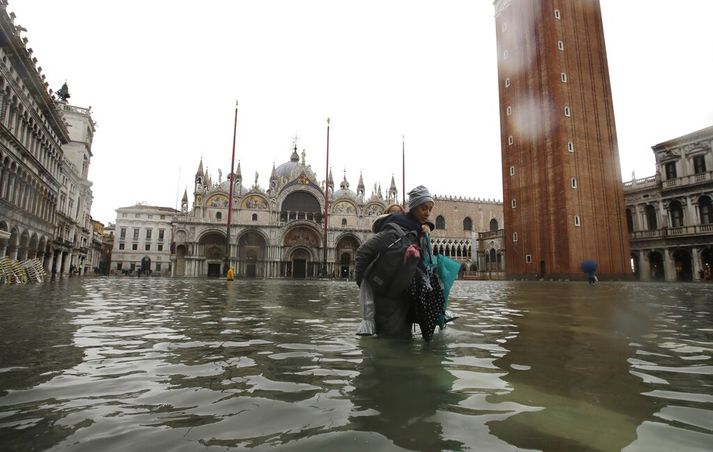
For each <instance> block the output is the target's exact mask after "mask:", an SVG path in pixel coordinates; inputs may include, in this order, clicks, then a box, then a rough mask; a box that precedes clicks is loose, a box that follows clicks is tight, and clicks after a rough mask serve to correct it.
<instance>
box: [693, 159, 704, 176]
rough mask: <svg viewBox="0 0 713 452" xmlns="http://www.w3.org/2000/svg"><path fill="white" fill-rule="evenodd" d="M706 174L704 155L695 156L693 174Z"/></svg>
mask: <svg viewBox="0 0 713 452" xmlns="http://www.w3.org/2000/svg"><path fill="white" fill-rule="evenodd" d="M705 172H706V159H705V156H703V155H695V156H693V174H703V173H705Z"/></svg>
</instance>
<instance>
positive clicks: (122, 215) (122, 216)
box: [121, 212, 129, 218]
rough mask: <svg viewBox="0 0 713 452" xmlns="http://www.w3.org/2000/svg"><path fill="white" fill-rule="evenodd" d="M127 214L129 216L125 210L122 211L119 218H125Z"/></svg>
mask: <svg viewBox="0 0 713 452" xmlns="http://www.w3.org/2000/svg"><path fill="white" fill-rule="evenodd" d="M128 216H129V214H128V213H126V212H122V213H121V218H126V217H128Z"/></svg>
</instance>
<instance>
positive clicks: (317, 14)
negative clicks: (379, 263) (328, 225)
mask: <svg viewBox="0 0 713 452" xmlns="http://www.w3.org/2000/svg"><path fill="white" fill-rule="evenodd" d="M584 1H586V0H584ZM601 7H602V14H603V18H604V29H605V37H606V42H607V52H608V58H609V70H610V76H611V80H612V91H613V96H614V108H615V115H616V121H617V130H618V138H619V152H620V156H621V167H622V177H623V179H624V180H629V179H630V178H631V174H632V171H634V170H635V171H636V177H637V178H640V177H645V176H649V175H652V174H654V158H653V154H652V152H651V149H650V148H651V146H652V145H654V144H657V143H660V142H662V141H666V140H669V139H671V138H675V137H678V136H680V135H684V134H686V133H689V132H692V131H694V130H698V129H701V128H703V127H707V126H710V125H713V84H712V83H711V74H713V35H712V34H711V31H710V26H711V19H713V2H712V1H710V0H677V1H673V0H626V1H622V0H601ZM8 11H14V12H15V13H16V15H17V18H16V20H15V23H16V24H20V25H23V26H24V27H25V28H27V29H28V31H27V33H26V34H25V36H26V37H27V38H28V39H29V43H28V45H29V47H32V48H33V50H34V55H35V56H36V57H37V58H38V60H39V61H38V65H39V66H42V68H43V73H44V74H45V75H46V76H47V78H48V81H49V82H50V87H51V88H52V89H53V90H55V91H56V90H57V89H58V88H59V87H60V86H61V85H62V83H63V82H64V81H65V79H66V80H67V82H68V84H69V89H70V93H71V96H72V97H71V98H70V103H71V104H73V105H77V106H82V107H87V106H91V107H92V111H93V117H94V120H95V121H96V122H97V123H98V127H97V131H96V136H95V140H94V146H93V153H94V157H93V159H92V163H91V167H90V172H89V177H90V179H91V180H92V181H93V182H94V186H93V190H94V204H93V207H92V215H93V216H94V218H95V219H98V220H100V221H102V222H104V223H107V222H109V221H111V222H114V221H115V218H116V213H115V211H114V210H115V209H116V208H118V207H124V206H129V205H133V204H134V203H136V202H138V201H145V202H148V203H149V204H154V205H162V206H168V207H176V205H177V197H180V196H182V194H183V190H184V188H185V187H188V191H189V196H191V192H192V187H193V176H194V174H195V172H196V169H197V167H198V163H199V161H200V158H201V156H203V163H204V166H206V167H208V169H209V170H210V171H211V173H212V177H213V179H214V180H215V181H217V178H218V172H217V170H218V169H221V170H222V172H223V177H226V175H227V174H228V170H229V167H230V152H231V147H232V137H233V113H234V110H233V109H234V105H235V100H236V99H238V100H239V102H240V106H239V113H238V131H237V146H236V155H237V156H236V159H238V160H240V162H241V167H242V172H243V178H244V180H245V183H244V184H245V185H246V186H250V185H252V183H253V181H254V178H255V173H256V172H258V173H259V183H260V184H261V185H262V186H263V187H264V186H266V185H267V183H268V178H269V175H270V170H271V169H272V164H273V162H275V163H276V164H277V165H279V164H281V163H283V162H285V161H287V160H289V157H290V153H291V150H290V148H291V145H292V139H293V138H292V137H293V136H294V135H297V136H298V137H299V138H298V143H297V145H298V148H299V150H300V152H301V151H302V149H305V150H306V152H307V162H308V163H309V164H311V165H312V168H313V169H314V170H315V172H316V173H317V175H318V176H319V178H320V179H323V178H324V172H325V153H326V118H327V117H330V118H331V120H332V122H331V132H330V166H331V167H332V168H333V174H334V178H335V183H337V184H338V183H339V182H340V181H341V180H342V177H343V174H344V173H343V172H344V169H346V170H347V173H346V174H347V179H348V181H349V183H350V184H351V188H352V189H355V188H356V184H357V181H358V179H359V172H360V171H363V177H364V182H365V185H366V187H367V195H370V194H371V189H372V187H373V185H374V183H380V184H381V186H382V189H384V190H386V189H387V188H388V185H389V182H390V180H391V176H392V174H394V175H395V177H396V183H397V186H398V187H399V191H400V189H401V137H402V135H404V136H405V137H406V140H405V142H406V159H407V163H406V189H407V190H409V189H410V188H411V187H413V186H415V185H417V184H425V185H427V186H428V187H429V188H430V189H431V191H432V192H434V193H437V194H443V195H462V196H469V197H479V198H486V199H488V198H492V199H498V200H500V199H502V183H501V170H500V141H499V136H500V135H499V134H500V132H499V128H500V125H499V112H498V83H497V64H496V51H495V21H494V17H493V14H494V9H493V2H492V0H447V1H446V0H438V1H435V0H434V1H419V0H378V1H372V0H358V1H356V0H355V1H352V0H341V1H334V0H323V1H317V0H251V1H247V0H244V1H231V2H227V1H217V0H216V1H213V0H206V1H203V2H188V1H183V0H172V1H168V0H152V1H146V0H141V1H138V0H124V1H121V2H106V1H97V0H10V4H9V6H8Z"/></svg>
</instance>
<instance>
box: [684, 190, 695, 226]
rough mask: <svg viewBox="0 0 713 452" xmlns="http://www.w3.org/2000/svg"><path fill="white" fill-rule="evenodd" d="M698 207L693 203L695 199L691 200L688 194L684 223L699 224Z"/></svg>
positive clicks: (688, 224) (687, 224) (689, 224)
mask: <svg viewBox="0 0 713 452" xmlns="http://www.w3.org/2000/svg"><path fill="white" fill-rule="evenodd" d="M696 210H697V209H696V207H695V206H694V205H693V200H691V197H690V196H686V216H687V217H688V218H686V222H685V223H684V224H685V225H686V226H693V225H696V224H698V220H697V216H696Z"/></svg>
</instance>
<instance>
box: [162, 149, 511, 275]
mask: <svg viewBox="0 0 713 452" xmlns="http://www.w3.org/2000/svg"><path fill="white" fill-rule="evenodd" d="M229 181H230V178H229V177H228V178H227V180H225V181H220V180H219V181H218V183H217V184H216V183H213V182H212V180H211V178H210V175H209V174H207V172H206V171H204V169H203V162H202V161H201V163H200V165H199V167H198V171H197V172H196V176H195V186H194V193H193V205H192V208H190V209H189V201H188V193H187V191H186V192H185V193H184V195H183V200H182V202H181V213H179V214H177V215H176V216H175V217H174V221H173V241H174V247H173V248H172V249H173V250H174V254H173V255H172V257H171V260H172V262H173V265H172V274H173V275H174V276H191V277H200V276H219V275H220V274H221V272H222V270H223V263H224V260H225V244H226V229H227V228H226V224H227V216H228V196H229V189H230V186H229V184H230V182H229ZM242 182H243V178H242V174H241V170H240V163H238V168H237V170H236V173H235V174H234V189H233V206H232V207H233V210H232V213H231V237H230V261H231V264H232V265H233V266H234V267H236V269H237V276H239V277H248V278H253V277H257V278H280V277H290V278H311V277H317V276H319V275H320V272H321V270H322V263H323V259H324V248H323V243H324V235H323V234H324V229H323V228H324V191H323V188H322V187H321V186H320V185H321V184H322V183H323V182H322V181H319V180H318V179H317V176H316V174H315V173H314V171H313V170H312V168H311V167H310V165H307V164H306V162H305V152H304V151H302V158H301V159H300V156H299V155H298V154H297V147H296V146H295V147H294V148H293V152H292V156H291V157H290V160H289V161H288V162H286V163H283V164H282V165H279V166H277V167H274V166H273V168H272V173H271V175H270V179H269V185H268V187H267V188H264V187H261V186H260V185H259V184H258V177H257V174H256V176H255V183H254V184H253V185H252V187H250V188H246V187H245V186H243V185H242ZM328 186H329V195H330V196H329V205H328V210H329V221H328V233H327V274H328V275H329V276H332V277H342V278H346V277H350V276H351V274H352V273H353V262H354V256H355V253H356V250H357V248H359V246H360V245H361V244H362V243H364V241H366V240H367V239H368V238H369V237H370V236H371V234H372V233H371V225H372V223H373V222H374V220H375V219H376V217H377V216H378V215H380V214H381V213H382V212H383V211H384V209H385V208H386V206H387V205H389V204H391V203H394V202H398V201H400V199H399V196H398V192H397V189H396V184H395V182H394V179H393V177H392V179H391V186H390V188H389V190H388V192H387V193H386V195H385V196H384V195H383V194H382V191H381V187H380V186H379V185H376V184H375V185H374V190H373V191H372V194H371V196H369V197H368V198H367V196H366V193H365V188H364V181H363V179H362V177H361V176H360V177H359V183H358V185H357V189H356V192H355V191H353V190H351V189H350V188H349V182H347V179H346V174H345V176H344V179H343V181H342V182H341V184H340V187H339V189H338V190H336V191H335V190H334V182H333V179H332V175H331V172H330V174H329V181H328ZM451 201H454V202H455V201H458V202H459V204H461V205H462V206H465V207H466V208H465V209H463V208H461V212H463V210H465V212H463V213H462V215H463V216H464V217H463V218H460V217H459V218H458V219H457V220H456V219H454V220H453V221H450V216H451V214H450V213H448V214H446V213H444V214H443V216H442V220H443V224H442V225H440V224H439V226H442V227H441V228H440V229H442V230H438V231H435V232H434V239H435V240H436V242H435V243H434V245H435V246H439V245H443V244H446V245H448V246H447V247H448V248H449V249H448V253H449V254H450V253H452V256H453V258H455V259H458V260H460V261H463V262H464V263H470V262H471V261H472V262H475V260H476V259H475V256H474V255H473V256H471V244H472V245H473V246H475V242H476V240H475V237H477V232H478V231H484V230H487V228H488V227H489V225H491V222H492V221H493V220H494V219H496V218H497V221H500V222H502V205H501V204H500V203H495V202H490V201H480V200H478V201H470V200H464V199H459V200H451ZM439 205H442V207H443V209H444V211H446V210H447V211H450V210H452V209H449V208H448V201H447V200H445V199H444V203H441V202H440V201H439V200H438V198H437V199H436V208H435V209H434V220H435V219H436V212H437V211H438V206H439ZM484 207H485V209H484ZM457 210H458V209H456V211H457ZM469 211H472V212H473V213H472V214H470V216H469V213H468V212H469ZM481 217H482V218H481ZM446 219H448V220H449V221H448V223H450V226H451V227H455V228H456V229H457V231H455V232H454V234H455V235H454V237H456V238H457V239H458V240H453V241H451V240H448V237H449V233H448V228H447V227H446V225H445V222H446ZM466 225H467V226H468V227H469V228H470V229H469V230H465V229H464V228H465V226H466ZM441 242H443V243H441ZM441 247H442V246H441ZM474 254H475V253H474Z"/></svg>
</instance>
